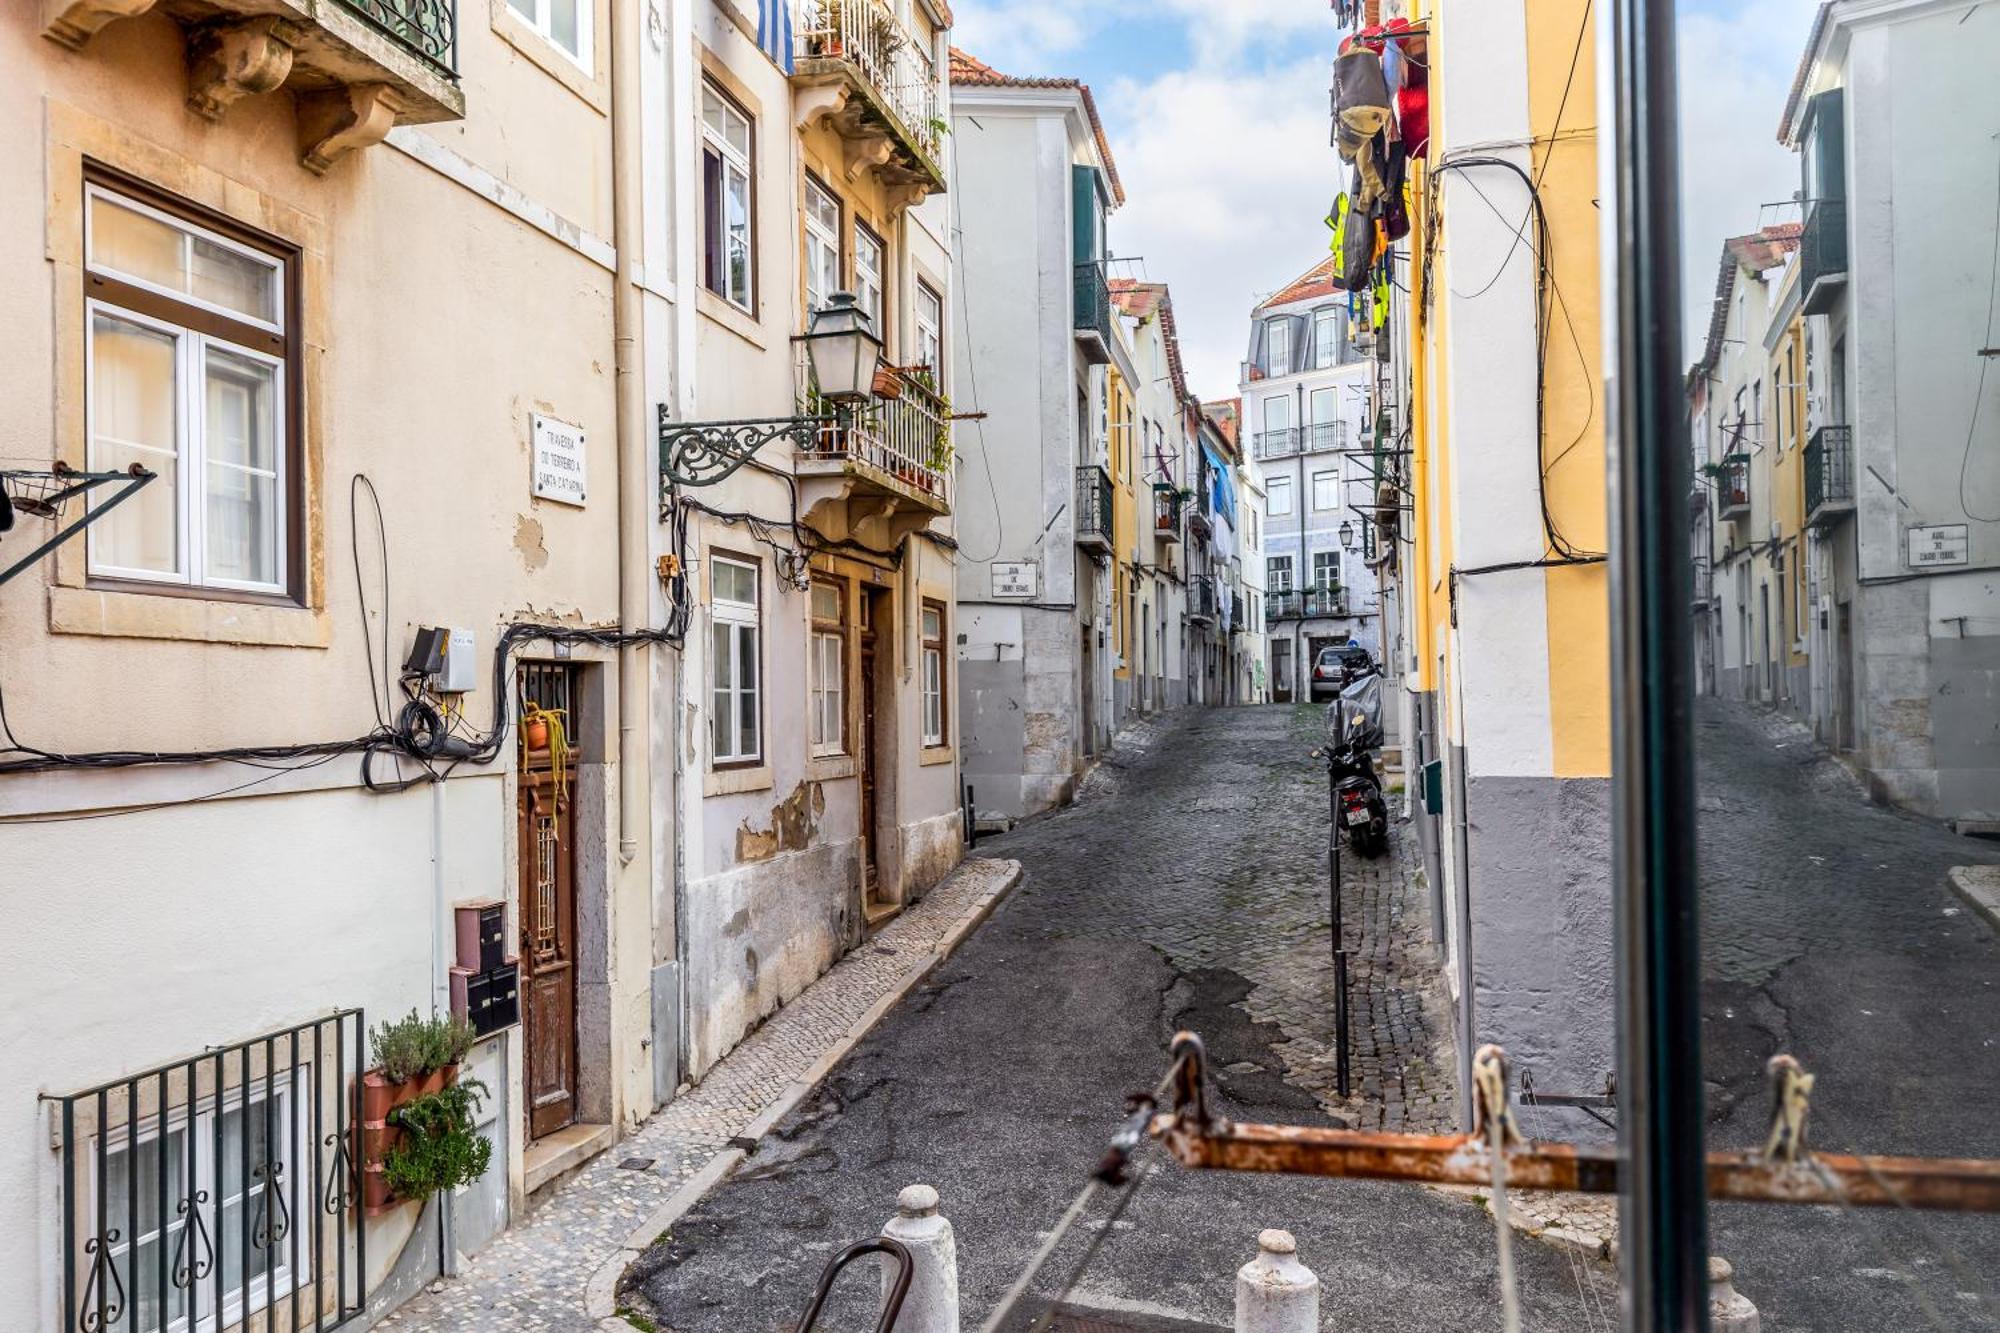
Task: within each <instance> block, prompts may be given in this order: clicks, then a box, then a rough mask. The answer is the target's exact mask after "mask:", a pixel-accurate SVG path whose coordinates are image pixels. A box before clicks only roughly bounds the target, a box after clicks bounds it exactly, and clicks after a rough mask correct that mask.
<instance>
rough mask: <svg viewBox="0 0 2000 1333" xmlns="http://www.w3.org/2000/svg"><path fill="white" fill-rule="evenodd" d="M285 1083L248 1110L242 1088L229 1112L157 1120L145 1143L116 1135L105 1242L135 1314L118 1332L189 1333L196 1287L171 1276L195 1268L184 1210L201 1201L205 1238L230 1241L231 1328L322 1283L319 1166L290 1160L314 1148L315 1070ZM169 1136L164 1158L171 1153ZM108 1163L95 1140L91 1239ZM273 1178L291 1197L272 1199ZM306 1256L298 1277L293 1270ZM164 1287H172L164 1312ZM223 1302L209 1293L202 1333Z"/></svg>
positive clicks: (88, 1156)
mask: <svg viewBox="0 0 2000 1333" xmlns="http://www.w3.org/2000/svg"><path fill="white" fill-rule="evenodd" d="M281 1049H282V1047H281ZM274 1073H275V1077H274V1078H273V1079H272V1080H271V1086H270V1088H269V1089H268V1092H267V1089H266V1088H265V1086H264V1080H263V1079H262V1077H261V1076H259V1077H257V1078H255V1079H253V1081H252V1083H251V1086H250V1089H249V1099H248V1103H247V1104H245V1102H244V1101H243V1099H242V1089H241V1088H240V1087H238V1088H232V1089H230V1090H229V1092H228V1093H227V1094H226V1096H224V1097H222V1098H221V1100H222V1102H223V1105H222V1106H221V1107H220V1108H219V1109H218V1108H216V1107H215V1106H214V1105H212V1104H211V1105H208V1106H205V1107H201V1108H200V1109H197V1110H196V1111H195V1113H194V1114H193V1115H192V1116H191V1117H190V1115H189V1114H188V1111H187V1108H186V1106H185V1105H183V1106H182V1108H181V1111H180V1113H179V1114H177V1115H173V1116H170V1117H169V1118H168V1120H167V1122H166V1124H165V1125H164V1126H162V1125H161V1124H160V1118H159V1117H158V1116H157V1115H155V1116H152V1117H149V1118H148V1119H142V1120H141V1121H140V1122H139V1124H138V1126H137V1127H136V1132H134V1133H129V1134H128V1132H127V1130H126V1128H125V1127H124V1126H116V1127H114V1128H113V1129H112V1130H111V1132H110V1134H109V1135H108V1136H107V1138H106V1141H105V1144H104V1156H103V1159H102V1160H103V1162H104V1181H103V1189H102V1197H103V1199H104V1205H105V1212H106V1214H107V1215H106V1217H105V1219H104V1220H105V1224H106V1225H105V1228H104V1230H103V1234H105V1235H116V1236H117V1237H118V1240H117V1241H116V1242H115V1243H113V1244H112V1245H111V1246H110V1247H109V1249H110V1261H111V1264H112V1265H113V1267H114V1268H115V1269H116V1271H117V1272H119V1273H122V1274H124V1275H125V1278H124V1286H125V1289H126V1291H127V1292H128V1293H129V1294H130V1297H131V1310H130V1313H129V1314H128V1315H127V1317H126V1319H125V1320H124V1321H121V1322H119V1323H118V1324H117V1325H116V1327H118V1328H119V1329H121V1330H122V1329H128V1328H129V1329H132V1330H135V1333H168V1330H170V1329H175V1328H179V1329H183V1330H184V1329H186V1327H187V1319H188V1314H189V1311H188V1292H187V1288H186V1287H185V1286H179V1285H168V1284H167V1283H166V1281H165V1280H164V1277H163V1276H162V1275H165V1274H171V1273H172V1272H173V1271H174V1270H175V1266H176V1265H177V1264H180V1263H182V1262H183V1261H184V1260H183V1256H181V1255H180V1254H178V1253H177V1252H176V1251H177V1247H178V1246H179V1245H180V1244H181V1242H182V1237H183V1234H184V1233H183V1227H182V1224H181V1223H180V1221H179V1216H180V1215H179V1214H178V1213H177V1212H176V1211H175V1210H176V1208H177V1206H179V1205H181V1204H183V1203H184V1202H185V1201H186V1200H190V1199H192V1200H194V1202H195V1207H196V1210H197V1212H198V1220H199V1222H200V1224H201V1227H202V1232H203V1234H206V1235H207V1236H210V1237H213V1236H218V1235H220V1236H226V1237H227V1238H228V1241H227V1243H226V1244H224V1245H222V1246H221V1247H220V1252H221V1254H222V1256H223V1263H222V1265H221V1268H222V1271H221V1274H220V1276H221V1279H222V1294H221V1297H220V1299H221V1301H222V1304H223V1310H222V1316H223V1317H222V1320H221V1322H222V1323H223V1324H224V1325H229V1324H236V1323H241V1322H242V1321H243V1319H244V1317H245V1316H246V1315H249V1314H254V1313H255V1312H256V1311H258V1310H262V1309H264V1308H265V1306H266V1304H267V1303H275V1302H281V1301H283V1300H284V1299H285V1298H286V1297H287V1296H288V1295H290V1294H291V1293H292V1292H293V1291H294V1290H297V1289H299V1288H300V1287H301V1286H302V1285H305V1284H307V1283H309V1282H310V1281H311V1279H312V1272H311V1268H312V1259H313V1254H312V1249H313V1247H312V1244H311V1243H310V1237H311V1236H313V1235H314V1234H316V1233H315V1232H314V1230H313V1228H312V1209H313V1201H312V1200H311V1199H310V1198H308V1197H306V1196H305V1194H304V1193H303V1192H302V1191H305V1190H308V1189H310V1188H311V1187H312V1186H311V1179H310V1177H311V1174H312V1172H311V1167H312V1163H311V1162H310V1161H307V1162H306V1163H305V1167H306V1169H305V1170H304V1171H301V1170H298V1169H297V1166H296V1164H294V1163H291V1162H289V1161H288V1160H287V1159H288V1158H289V1157H290V1155H291V1154H290V1152H289V1151H288V1148H287V1145H288V1144H297V1145H306V1144H310V1143H311V1142H312V1125H311V1123H310V1112H309V1110H308V1108H307V1103H308V1102H309V1101H310V1100H311V1099H310V1098H309V1097H308V1096H306V1095H304V1093H305V1087H306V1084H305V1077H306V1073H305V1070H303V1069H294V1070H293V1071H291V1075H290V1077H286V1074H285V1072H284V1071H283V1070H282V1069H281V1070H277V1071H274ZM294 1108H296V1110H295V1109H294ZM295 1122H296V1123H295ZM163 1133H164V1135H165V1136H166V1151H165V1153H164V1155H163V1154H162V1152H161V1150H160V1138H161V1135H162V1134H163ZM98 1160H99V1159H98V1155H97V1144H96V1142H95V1141H94V1140H93V1141H92V1142H91V1143H90V1144H89V1145H88V1148H87V1150H86V1153H85V1157H84V1163H83V1170H82V1171H81V1172H80V1173H79V1174H80V1176H81V1179H80V1181H79V1188H78V1191H77V1197H78V1199H79V1201H80V1202H81V1203H82V1205H83V1207H82V1208H81V1209H80V1212H82V1213H83V1214H84V1223H83V1225H84V1226H85V1228H86V1229H87V1230H86V1233H85V1234H95V1233H96V1231H97V1228H96V1225H95V1224H96V1221H97V1208H96V1204H97V1199H98V1197H99V1193H100V1191H99V1189H98V1182H97V1181H96V1179H95V1176H96V1164H97V1162H98ZM246 1167H247V1170H246ZM288 1167H289V1168H290V1169H287V1168H288ZM274 1172H275V1173H276V1181H277V1185H276V1189H275V1191H274V1192H273V1194H278V1193H281V1194H282V1196H283V1197H282V1198H275V1197H273V1194H267V1193H266V1189H265V1183H264V1182H265V1177H266V1176H267V1175H270V1174H272V1173H274ZM135 1174H136V1176H137V1177H138V1178H137V1180H136V1181H135V1180H134V1179H133V1176H134V1175H135ZM163 1175H164V1177H165V1179H164V1180H162V1178H161V1177H162V1176H163ZM190 1178H192V1185H191V1187H190ZM163 1195H164V1197H165V1199H166V1209H167V1211H166V1213H164V1214H163V1213H162V1212H161V1198H162V1196H163ZM135 1199H136V1202H137V1204H138V1209H137V1212H136V1214H132V1213H131V1212H130V1211H129V1210H130V1205H131V1204H132V1202H134V1200H135ZM272 1204H276V1205H277V1207H276V1209H275V1211H276V1212H277V1216H276V1217H275V1218H273V1217H271V1216H270V1213H271V1212H272V1211H274V1210H273V1208H272V1207H271V1205H272ZM246 1208H247V1209H248V1210H249V1216H248V1217H247V1218H246V1217H245V1216H244V1210H245V1209H246ZM301 1225H303V1226H304V1227H305V1228H306V1230H305V1231H304V1232H303V1233H302V1234H301V1236H300V1239H299V1243H298V1244H297V1245H296V1247H295V1246H294V1245H293V1244H292V1243H291V1241H290V1239H289V1235H290V1228H291V1227H296V1226H301ZM273 1232H275V1233H276V1243H274V1244H271V1245H269V1246H263V1245H260V1244H257V1243H254V1238H255V1237H256V1236H258V1235H261V1234H270V1233H273ZM246 1236H247V1237H251V1238H252V1240H253V1243H251V1244H247V1245H246V1244H243V1243H242V1242H241V1241H240V1240H239V1237H246ZM197 1243H198V1242H197ZM163 1248H164V1249H165V1250H166V1254H165V1256H164V1262H163V1256H162V1254H161V1250H162V1249H163ZM295 1251H296V1257H297V1262H298V1268H297V1269H296V1270H294V1269H293V1267H292V1260H293V1257H294V1252H295ZM211 1257H212V1256H211ZM156 1279H157V1280H156ZM162 1286H166V1292H165V1297H164V1303H163V1302H162V1293H161V1291H160V1288H161V1287H162ZM246 1297H247V1299H248V1302H249V1304H248V1308H247V1309H246V1308H245V1306H244V1301H245V1299H246ZM215 1300H216V1297H214V1296H213V1295H212V1294H211V1292H210V1291H209V1289H208V1284H206V1283H205V1284H203V1290H202V1294H201V1302H202V1303H201V1316H202V1318H201V1327H203V1328H205V1329H213V1328H214V1327H216V1320H215V1317H214V1314H215Z"/></svg>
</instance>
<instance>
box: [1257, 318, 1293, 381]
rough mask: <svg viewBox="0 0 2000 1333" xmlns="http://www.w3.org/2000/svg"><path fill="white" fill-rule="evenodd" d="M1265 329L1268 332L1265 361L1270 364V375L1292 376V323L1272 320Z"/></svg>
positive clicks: (1266, 335) (1286, 320)
mask: <svg viewBox="0 0 2000 1333" xmlns="http://www.w3.org/2000/svg"><path fill="white" fill-rule="evenodd" d="M1264 327H1265V329H1267V330H1268V332H1267V333H1266V334H1265V343H1264V347H1265V360H1266V361H1267V362H1269V367H1268V368H1269V370H1270V373H1271V374H1273V375H1289V374H1291V373H1292V322H1291V321H1290V320H1288V319H1284V318H1282V317H1281V318H1278V319H1274V320H1272V321H1271V322H1270V323H1268V324H1266V325H1265V326H1264Z"/></svg>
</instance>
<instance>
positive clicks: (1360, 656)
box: [1307, 643, 1376, 703]
mask: <svg viewBox="0 0 2000 1333" xmlns="http://www.w3.org/2000/svg"><path fill="white" fill-rule="evenodd" d="M1375 669H1376V668H1375V659H1374V658H1372V657H1370V656H1369V655H1368V650H1367V649H1366V648H1363V647H1362V646H1361V645H1360V644H1358V643H1350V644H1348V645H1346V646H1345V647H1327V648H1322V649H1320V650H1319V656H1318V657H1317V658H1316V659H1314V661H1313V670H1312V681H1311V683H1310V684H1309V686H1308V691H1309V693H1308V695H1307V697H1308V698H1310V699H1311V700H1312V701H1313V702H1314V703H1318V702H1319V701H1320V700H1322V699H1331V698H1332V697H1333V696H1334V695H1336V694H1339V693H1340V691H1341V690H1342V689H1343V688H1345V687H1346V686H1347V685H1349V684H1351V683H1352V682H1354V681H1357V680H1359V679H1361V677H1363V676H1367V675H1372V674H1373V673H1374V672H1375Z"/></svg>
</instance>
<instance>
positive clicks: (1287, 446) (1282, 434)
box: [1254, 426, 1299, 458]
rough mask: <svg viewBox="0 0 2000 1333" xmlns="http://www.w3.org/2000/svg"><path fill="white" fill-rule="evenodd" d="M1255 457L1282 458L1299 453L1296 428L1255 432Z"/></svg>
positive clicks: (1285, 427)
mask: <svg viewBox="0 0 2000 1333" xmlns="http://www.w3.org/2000/svg"><path fill="white" fill-rule="evenodd" d="M1254 447H1255V449H1256V451H1257V457H1259V458H1282V457H1283V456H1284V455H1286V454H1295V453H1297V452H1298V451H1299V432H1298V427H1296V426H1280V427H1279V428H1278V429H1276V430H1260V431H1258V432H1257V440H1256V444H1255V446H1254Z"/></svg>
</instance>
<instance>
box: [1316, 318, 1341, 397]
mask: <svg viewBox="0 0 2000 1333" xmlns="http://www.w3.org/2000/svg"><path fill="white" fill-rule="evenodd" d="M1339 363H1340V311H1339V310H1338V309H1337V308H1335V307H1331V306H1329V307H1328V308H1327V309H1325V310H1315V311H1313V365H1314V367H1316V368H1317V369H1321V370H1324V369H1325V368H1326V367H1328V366H1333V365H1338V364H1339ZM1316 419H1317V418H1316Z"/></svg>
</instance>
